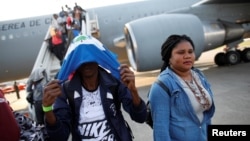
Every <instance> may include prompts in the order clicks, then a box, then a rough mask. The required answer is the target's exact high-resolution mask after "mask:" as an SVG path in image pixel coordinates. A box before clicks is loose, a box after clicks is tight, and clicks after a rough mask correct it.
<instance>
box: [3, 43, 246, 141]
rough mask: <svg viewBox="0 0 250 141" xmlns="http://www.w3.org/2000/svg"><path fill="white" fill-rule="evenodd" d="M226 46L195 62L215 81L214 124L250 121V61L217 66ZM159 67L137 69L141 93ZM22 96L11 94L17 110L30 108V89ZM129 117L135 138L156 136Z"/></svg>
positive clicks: (143, 94)
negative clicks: (217, 58) (145, 69)
mask: <svg viewBox="0 0 250 141" xmlns="http://www.w3.org/2000/svg"><path fill="white" fill-rule="evenodd" d="M221 50H222V49H221V48H219V49H216V50H213V51H209V52H205V53H203V54H202V56H201V57H200V59H199V60H198V61H197V62H196V63H195V66H197V67H198V68H200V69H202V70H203V72H204V73H205V75H206V76H207V78H208V80H209V82H210V83H211V86H212V90H213V92H214V100H215V105H216V112H215V116H214V118H213V123H214V124H248V125H250V78H249V73H250V71H249V70H250V63H241V64H238V65H234V66H225V67H217V66H216V65H215V64H214V63H213V57H214V55H215V53H216V52H218V51H221ZM158 73H159V72H158V71H154V72H147V73H136V85H137V87H138V89H139V93H140V96H141V97H142V98H143V99H144V100H147V92H148V90H149V88H150V84H151V83H152V82H153V81H154V80H155V78H156V76H157V75H158ZM20 95H21V99H20V100H17V99H16V95H15V93H11V94H7V95H6V98H7V99H8V100H9V102H10V104H11V106H12V107H13V109H14V110H26V109H27V105H28V104H27V102H26V100H25V96H26V93H25V91H21V94H20ZM124 114H125V118H126V119H127V121H128V123H129V124H130V126H131V128H132V130H133V133H134V136H135V140H134V141H150V140H152V130H151V129H150V127H149V126H148V125H146V124H138V123H135V122H133V121H131V120H130V119H129V117H128V115H127V114H126V113H124Z"/></svg>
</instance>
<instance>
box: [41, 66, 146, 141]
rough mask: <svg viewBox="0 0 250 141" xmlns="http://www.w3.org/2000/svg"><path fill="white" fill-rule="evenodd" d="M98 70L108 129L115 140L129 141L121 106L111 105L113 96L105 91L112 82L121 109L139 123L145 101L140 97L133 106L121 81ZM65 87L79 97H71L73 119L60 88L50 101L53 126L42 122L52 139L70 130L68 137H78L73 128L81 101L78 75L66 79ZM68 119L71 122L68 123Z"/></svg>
mask: <svg viewBox="0 0 250 141" xmlns="http://www.w3.org/2000/svg"><path fill="white" fill-rule="evenodd" d="M99 72H100V73H99V76H100V81H99V83H100V94H101V100H102V105H103V109H104V113H105V115H106V117H107V120H108V121H109V122H110V125H111V130H112V131H113V133H114V134H115V136H116V138H117V139H118V140H119V141H132V137H131V135H130V131H129V130H128V128H127V125H126V123H125V120H124V117H123V115H122V112H121V109H117V108H114V107H115V106H114V104H115V103H114V100H111V99H108V98H107V92H109V93H110V90H109V89H108V88H109V87H110V86H112V85H115V86H118V89H117V90H118V93H117V94H118V99H119V101H120V103H121V104H122V106H123V108H124V110H125V111H126V112H127V113H129V115H130V117H131V119H132V120H134V121H135V122H138V123H143V122H144V121H145V120H146V115H147V110H146V105H145V102H144V101H143V100H142V99H141V103H140V105H139V106H138V107H135V106H134V105H133V102H132V95H131V93H130V91H129V89H128V88H127V87H126V86H125V85H123V84H122V83H121V82H120V81H119V80H117V79H115V78H114V77H113V76H112V75H111V74H108V73H107V72H106V71H104V70H102V69H100V70H99ZM68 89H70V91H73V92H74V91H77V92H78V93H79V94H80V97H78V98H75V99H74V102H75V117H74V118H73V120H72V119H71V117H72V116H71V115H72V111H71V110H70V106H69V105H68V103H67V98H66V97H65V91H64V92H63V95H62V96H61V97H58V98H57V100H56V102H55V103H54V105H53V112H54V113H55V115H56V118H57V122H56V124H55V125H54V126H49V125H48V124H46V128H47V131H48V133H49V135H50V136H51V138H52V140H58V141H67V139H68V137H69V134H70V132H71V131H72V132H71V133H72V141H80V140H81V139H80V136H79V131H78V128H77V127H78V120H79V110H80V106H81V103H82V88H81V83H80V77H79V76H74V77H73V79H72V80H71V81H70V82H69V85H68ZM72 121H73V126H72V127H71V122H72ZM71 129H72V130H71Z"/></svg>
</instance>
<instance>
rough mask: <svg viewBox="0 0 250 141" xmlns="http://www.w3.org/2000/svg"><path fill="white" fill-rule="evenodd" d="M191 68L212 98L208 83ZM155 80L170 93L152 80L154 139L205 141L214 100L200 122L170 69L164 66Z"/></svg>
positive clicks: (151, 98)
mask: <svg viewBox="0 0 250 141" xmlns="http://www.w3.org/2000/svg"><path fill="white" fill-rule="evenodd" d="M193 70H194V71H195V72H196V73H197V74H198V76H199V78H200V80H201V83H202V85H203V87H204V88H205V89H206V90H207V91H208V93H209V94H210V96H211V98H213V93H212V91H211V89H210V84H209V83H208V82H207V79H206V78H205V76H204V75H203V74H202V72H201V71H199V70H198V69H195V68H194V69H193ZM158 79H159V80H161V81H162V82H163V83H164V84H165V85H166V86H167V87H168V88H169V90H170V96H169V95H168V94H166V92H165V91H164V90H163V89H162V88H161V87H160V86H159V85H158V84H155V83H154V84H153V85H152V87H151V89H150V93H149V101H150V104H151V111H152V119H153V121H154V125H153V128H154V130H153V137H154V141H181V140H185V141H206V140H207V126H208V125H209V124H211V118H212V117H213V114H214V112H215V106H214V102H213V103H212V107H211V108H210V109H209V110H208V111H206V112H204V119H203V121H202V122H200V121H199V119H198V118H197V116H196V113H195V111H194V110H193V107H192V105H191V103H190V101H189V98H188V96H187V94H186V93H185V91H184V89H183V88H182V85H181V83H180V82H179V81H178V78H177V77H176V76H175V74H174V72H173V71H172V70H171V69H169V68H167V69H166V70H164V71H163V72H162V73H161V74H160V75H159V76H158Z"/></svg>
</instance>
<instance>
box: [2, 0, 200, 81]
mask: <svg viewBox="0 0 250 141" xmlns="http://www.w3.org/2000/svg"><path fill="white" fill-rule="evenodd" d="M194 1H197V0H194ZM194 1H188V2H181V3H180V4H178V5H177V4H174V3H175V0H168V2H167V3H172V6H170V5H169V6H167V5H165V4H164V3H166V2H163V1H140V2H132V3H126V4H119V5H112V6H105V7H98V8H91V9H86V10H87V11H88V13H89V16H90V18H93V16H94V15H97V17H98V23H99V31H100V38H99V40H100V41H101V42H102V43H103V44H104V45H106V46H107V47H108V48H109V49H111V50H112V51H114V52H115V53H116V54H118V56H119V57H118V59H119V60H120V61H121V62H127V53H126V50H125V48H116V47H114V39H115V38H118V37H122V36H123V28H124V24H125V23H127V22H129V21H131V20H135V19H138V18H142V17H147V16H151V15H157V14H161V13H164V12H166V11H168V10H172V9H175V8H178V7H182V6H183V7H184V6H189V5H191V4H193V3H194ZM79 5H81V4H80V3H79ZM58 9H59V8H58ZM52 14H53V13H51V14H50V15H44V16H38V17H28V18H23V19H15V20H9V21H1V22H0V50H1V51H0V66H1V67H0V82H5V81H10V80H18V79H22V78H26V77H28V76H29V74H30V72H31V70H32V67H33V65H34V62H35V60H36V57H37V55H38V52H39V50H40V47H41V45H42V43H43V42H44V38H45V35H46V33H47V31H48V27H49V25H50V24H51V21H52ZM145 30H146V29H145Z"/></svg>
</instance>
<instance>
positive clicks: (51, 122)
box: [45, 111, 56, 126]
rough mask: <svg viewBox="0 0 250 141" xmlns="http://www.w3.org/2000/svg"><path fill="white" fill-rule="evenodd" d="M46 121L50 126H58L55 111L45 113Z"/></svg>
mask: <svg viewBox="0 0 250 141" xmlns="http://www.w3.org/2000/svg"><path fill="white" fill-rule="evenodd" d="M45 121H46V122H47V123H48V124H49V125H50V126H53V125H55V124H56V116H55V114H54V113H53V111H49V112H45Z"/></svg>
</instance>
